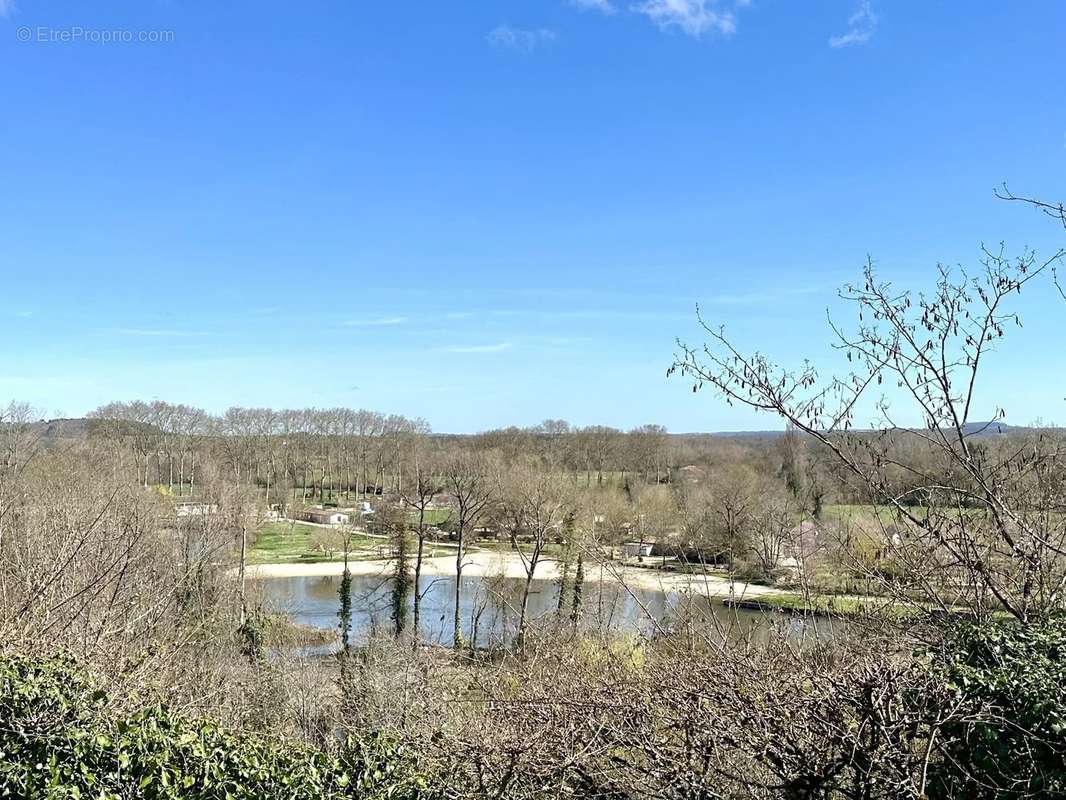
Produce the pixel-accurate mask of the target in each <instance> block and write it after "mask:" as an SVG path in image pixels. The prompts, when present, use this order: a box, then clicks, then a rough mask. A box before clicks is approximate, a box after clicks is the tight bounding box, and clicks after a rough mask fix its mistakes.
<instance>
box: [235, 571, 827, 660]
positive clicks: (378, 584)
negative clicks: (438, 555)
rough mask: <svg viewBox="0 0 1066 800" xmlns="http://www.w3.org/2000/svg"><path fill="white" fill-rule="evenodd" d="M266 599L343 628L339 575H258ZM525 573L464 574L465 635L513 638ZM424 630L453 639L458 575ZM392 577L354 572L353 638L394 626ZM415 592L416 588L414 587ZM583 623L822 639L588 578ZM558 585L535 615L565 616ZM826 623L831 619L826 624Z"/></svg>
mask: <svg viewBox="0 0 1066 800" xmlns="http://www.w3.org/2000/svg"><path fill="white" fill-rule="evenodd" d="M256 583H257V588H258V592H259V595H260V597H261V598H262V601H263V605H264V607H265V608H267V609H268V610H270V611H275V612H281V613H284V614H286V615H288V616H289V617H290V618H291V619H292V620H293V621H295V622H297V623H300V624H303V625H310V626H314V627H317V628H323V629H337V628H338V627H339V617H338V611H339V610H340V585H341V578H340V577H339V576H328V577H299V578H269V579H263V580H260V581H257V582H256ZM522 584H523V581H522V580H520V579H513V578H511V579H508V578H503V579H501V578H482V577H464V578H463V591H462V601H461V605H460V608H461V620H462V622H461V627H462V633H463V637H464V639H465V640H466V641H467V642H471V643H473V644H475V645H477V646H479V647H495V646H500V645H505V644H507V643H509V642H511V641H512V640H513V639H514V636H515V632H516V630H517V626H518V609H519V607H520V605H521V600H522ZM419 588H420V590H421V592H422V608H421V618H422V619H421V625H420V626H419V627H420V628H421V631H420V634H421V639H422V641H425V642H430V643H438V644H451V642H452V640H453V630H454V628H453V616H454V614H453V611H452V609H453V607H454V605H453V604H454V598H455V578H454V577H436V576H434V577H428V576H427V577H423V578H422V581H421V584H420V587H419ZM391 590H392V582H391V580H390V579H388V578H380V577H374V576H365V575H356V576H352V622H351V627H350V636H351V641H352V642H353V644H359V643H361V642H365V641H366V640H367V639H368V638H369V636H370V635H371V634H372V633H374V632H375V631H381V632H385V631H389V630H391V629H392V620H391V616H390V607H391ZM412 594H413V593H412ZM571 600H572V598H571V595H570V593H568V594H567V597H565V598H564V601H565V608H564V612H563V618H565V619H568V618H569V614H570V608H571ZM413 602H414V600H413V596H409V597H408V599H407V613H408V623H407V624H408V625H410V624H411V622H410V619H411V611H412V608H413ZM581 607H582V613H581V615H580V624H581V625H582V627H583V628H584V629H586V630H590V631H609V632H612V633H614V634H619V635H625V634H643V635H648V636H654V635H655V634H657V633H659V632H661V631H665V630H668V629H669V628H670V627H671V626H672V625H675V624H676V623H677V621H678V620H679V619H681V618H692V617H693V616H695V617H696V618H698V619H701V620H703V621H706V622H708V623H710V624H715V625H717V626H720V627H723V628H727V629H731V630H736V631H737V632H746V631H749V630H752V629H755V630H758V631H765V630H768V629H769V628H771V627H774V626H783V627H784V628H786V629H787V631H788V632H789V633H790V635H795V636H806V635H808V634H811V633H814V634H815V635H817V636H819V637H821V636H822V635H823V631H822V630H818V627H819V626H818V623H815V622H812V621H811V620H803V619H799V618H795V617H784V616H780V615H771V616H767V615H766V614H763V613H761V612H755V611H747V610H736V609H729V608H726V607H724V606H723V605H721V603H720V601H719V600H718V599H714V598H711V599H708V598H704V597H700V596H694V595H692V594H688V593H684V592H664V591H661V590H655V589H627V588H624V587H622V586H620V585H618V584H614V583H606V584H601V583H598V582H590V583H587V584H586V585H585V587H584V591H583V596H582V603H581ZM558 609H559V584H558V583H557V582H556V581H549V580H537V581H534V582H533V589H532V593H531V594H530V598H529V610H528V619H529V620H531V621H533V622H537V621H541V622H546V621H550V620H558V619H559V618H560V617H559V611H558ZM820 626H821V628H822V629H827V628H828V627H829V626H828V623H826V622H825V621H822V622H821V623H820Z"/></svg>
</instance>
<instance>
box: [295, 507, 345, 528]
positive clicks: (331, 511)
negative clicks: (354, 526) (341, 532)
mask: <svg viewBox="0 0 1066 800" xmlns="http://www.w3.org/2000/svg"><path fill="white" fill-rule="evenodd" d="M293 517H294V518H295V519H298V520H301V521H302V522H313V523H315V524H316V525H347V524H348V523H349V522H350V521H351V516H350V515H349V514H347V513H346V512H344V511H337V510H336V509H335V508H305V509H303V510H301V511H294V512H293Z"/></svg>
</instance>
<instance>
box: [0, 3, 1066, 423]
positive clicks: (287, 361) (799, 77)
mask: <svg viewBox="0 0 1066 800" xmlns="http://www.w3.org/2000/svg"><path fill="white" fill-rule="evenodd" d="M108 36H110V37H111V38H112V39H116V38H122V37H126V38H132V39H133V41H114V40H112V41H105V39H106V37H108ZM1064 37H1066V5H1063V4H1062V3H1058V2H1050V1H1049V2H1025V1H1024V0H1022V1H1021V2H1012V3H982V4H973V3H949V2H944V3H928V2H908V1H906V0H879V1H878V0H871V2H870V3H861V2H860V3H857V2H855V1H854V0H841V1H840V2H835V0H834V1H832V2H831V1H829V0H827V1H826V2H818V3H814V2H811V3H797V2H786V0H751V2H747V3H743V2H740V3H738V2H736V1H735V0H722V1H721V2H713V1H712V0H705V2H701V1H700V0H628V1H627V2H622V0H610V2H607V0H584V1H583V2H576V0H574V1H571V2H568V1H567V0H539V1H538V2H533V0H529V1H528V2H505V1H502V0H497V2H464V3H448V2H432V3H430V2H424V3H404V2H393V3H374V2H306V3H302V4H299V5H293V4H291V3H271V2H257V3H246V2H241V1H240V0H230V1H228V2H224V3H219V2H211V3H208V2H195V3H194V2H187V1H186V0H165V1H164V0H137V2H122V1H121V0H115V2H109V3H106V4H89V3H84V2H51V1H50V0H14V2H12V0H0V98H2V101H3V110H4V113H3V117H2V121H0V176H2V181H3V191H0V242H2V246H0V277H2V283H0V286H2V289H0V336H2V337H3V339H2V340H3V342H4V347H3V348H2V349H0V398H8V397H14V398H19V399H23V400H27V401H30V402H32V403H34V404H35V405H37V406H39V407H41V408H42V409H44V410H45V411H46V413H48V414H65V415H79V414H82V413H84V412H86V411H88V410H89V409H91V408H93V407H94V406H96V405H98V404H101V403H103V402H106V401H109V400H115V399H133V398H143V399H152V398H161V399H166V400H170V401H173V402H186V403H193V404H197V405H201V406H204V407H206V408H208V409H211V410H221V409H224V408H225V407H226V406H228V405H272V406H275V407H282V406H311V405H314V406H332V405H348V406H352V407H366V408H373V409H378V410H382V411H389V412H396V413H405V414H409V415H419V416H423V417H425V418H426V419H427V420H428V421H429V422H430V423H431V424H432V425H433V427H434V428H435V429H436V430H443V431H473V430H479V429H484V428H489V427H493V426H499V425H506V424H522V425H524V424H532V423H536V422H538V421H539V420H541V419H544V418H546V417H563V418H566V419H569V420H570V421H571V422H574V423H577V424H590V423H604V424H611V425H616V426H620V427H630V426H634V425H638V424H642V423H645V422H658V423H662V424H665V425H667V426H668V427H669V428H670V429H671V430H674V431H692V430H724V429H746V428H752V427H759V428H765V427H773V426H775V423H773V421H772V420H770V419H768V418H764V417H754V416H753V415H751V414H749V413H746V412H744V411H741V410H737V409H728V408H727V407H725V406H724V405H723V404H721V403H720V402H718V401H717V400H715V399H714V398H713V396H712V395H710V394H707V395H696V396H694V395H693V394H692V393H691V392H690V391H689V390H688V387H687V386H686V385H685V384H684V382H683V381H681V380H678V379H670V380H668V379H667V378H666V377H665V371H666V367H667V366H668V365H669V363H670V361H671V357H672V353H673V350H674V345H673V341H674V338H675V337H676V336H681V337H683V338H687V339H695V338H698V330H697V329H696V326H695V320H694V314H693V309H694V306H695V304H696V303H697V302H699V303H700V304H701V305H702V307H703V308H704V309H705V311H706V312H707V315H708V316H709V317H710V318H711V319H713V320H714V321H715V322H716V323H722V324H725V325H726V326H727V329H728V330H729V331H731V332H732V333H733V334H734V335H735V336H736V337H737V338H738V339H739V340H740V341H741V342H742V343H744V344H746V345H751V346H754V347H759V348H761V349H763V350H765V351H767V352H770V353H772V354H774V355H775V356H777V357H778V358H780V359H781V360H783V361H786V362H797V361H799V360H800V359H802V358H803V357H804V356H810V357H812V358H813V359H814V360H815V361H816V362H818V363H822V360H823V359H825V358H831V357H827V353H828V346H827V345H828V342H829V337H828V335H827V333H826V329H825V325H824V315H825V310H826V308H827V307H831V306H834V289H835V287H836V286H838V285H839V284H840V283H841V282H842V281H845V280H847V279H850V278H854V277H856V276H857V275H858V273H859V270H860V269H861V265H862V263H863V262H864V260H865V258H866V256H867V254H870V255H871V256H872V257H873V258H874V259H875V261H876V262H877V263H878V265H879V267H880V269H881V270H882V272H883V274H884V275H885V276H886V277H888V278H891V279H892V280H894V281H896V282H898V283H900V284H906V285H916V286H917V285H922V284H923V283H927V282H928V280H929V279H930V276H931V275H932V270H933V268H934V266H935V264H936V263H937V262H938V261H943V262H948V263H963V264H971V265H972V264H974V263H975V261H976V257H977V256H978V255H979V246H980V244H981V243H982V242H986V243H997V242H999V241H1006V243H1007V245H1008V247H1009V248H1012V249H1020V248H1021V247H1022V246H1023V245H1030V246H1032V247H1035V248H1037V249H1038V250H1039V251H1040V252H1045V253H1046V252H1050V251H1053V250H1054V249H1056V248H1057V247H1059V246H1061V245H1063V244H1064V239H1066V237H1064V235H1063V231H1062V230H1061V229H1056V228H1055V227H1054V226H1053V225H1051V224H1050V223H1049V222H1047V221H1046V220H1043V219H1041V218H1040V217H1039V216H1038V215H1036V214H1033V213H1031V212H1029V211H1027V210H1025V209H1023V208H1020V207H1017V206H1012V205H1008V204H1005V203H1003V202H1001V201H997V200H995V199H994V197H993V195H992V191H993V189H994V188H995V187H996V186H997V185H998V184H1000V183H1001V182H1003V181H1009V183H1010V185H1011V187H1012V188H1013V189H1015V190H1018V191H1024V192H1026V193H1031V194H1036V195H1041V196H1044V197H1048V198H1050V199H1055V200H1061V199H1063V197H1064V196H1066V181H1064V177H1066V102H1064V98H1063V94H1062V87H1061V81H1060V80H1059V78H1058V75H1059V74H1060V72H1061V43H1062V40H1063V38H1064ZM64 38H66V39H68V41H64ZM141 38H147V39H161V38H162V39H164V41H140V40H139V39H141ZM21 39H28V41H21ZM1022 303H1023V307H1022V308H1023V310H1024V311H1025V313H1026V323H1027V326H1026V335H1025V337H1024V338H1017V337H1016V338H1015V339H1014V340H1013V341H1012V342H1008V343H1007V344H1005V345H1004V346H1003V347H1002V348H1001V351H1002V352H1000V353H998V354H997V356H996V359H995V360H994V361H993V362H992V368H991V369H990V372H989V374H988V381H987V383H986V388H987V395H986V396H985V397H984V398H983V401H984V402H985V405H986V407H988V408H991V406H992V404H993V402H995V403H998V404H999V405H1003V406H1005V407H1006V409H1007V411H1008V415H1009V419H1010V420H1011V421H1013V422H1018V423H1021V422H1029V421H1033V420H1036V419H1042V420H1045V421H1060V422H1062V421H1066V419H1064V416H1066V415H1064V414H1063V396H1064V395H1066V386H1064V385H1063V384H1064V382H1066V378H1064V376H1063V372H1064V371H1063V370H1062V369H1061V367H1062V363H1061V355H1060V354H1061V353H1062V352H1063V345H1064V344H1066V342H1064V341H1063V339H1064V335H1066V334H1064V326H1063V325H1062V324H1061V320H1062V318H1063V316H1064V314H1063V312H1064V311H1066V303H1063V301H1062V300H1061V299H1058V298H1056V297H1054V296H1052V295H1051V294H1050V293H1044V294H1041V295H1039V296H1027V297H1025V298H1023V299H1022ZM830 363H831V362H830V361H826V364H827V366H828V365H829V364H830Z"/></svg>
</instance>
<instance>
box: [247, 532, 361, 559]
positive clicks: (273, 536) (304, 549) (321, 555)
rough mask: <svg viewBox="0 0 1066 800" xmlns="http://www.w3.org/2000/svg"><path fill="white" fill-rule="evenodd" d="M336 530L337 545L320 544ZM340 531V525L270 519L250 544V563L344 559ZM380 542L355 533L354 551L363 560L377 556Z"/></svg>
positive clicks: (334, 533)
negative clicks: (319, 525)
mask: <svg viewBox="0 0 1066 800" xmlns="http://www.w3.org/2000/svg"><path fill="white" fill-rule="evenodd" d="M330 534H333V536H334V538H335V540H336V544H337V547H338V549H337V550H335V551H334V552H333V554H332V558H331V557H330V554H329V553H328V552H327V551H326V550H324V549H321V548H320V547H318V546H317V545H318V544H319V543H320V542H323V541H328V539H329V537H330ZM340 537H341V532H340V530H337V529H328V528H317V527H315V526H313V525H304V524H302V523H300V522H268V523H266V524H265V525H263V527H262V528H260V529H259V531H258V533H257V535H256V539H255V543H254V544H253V545H252V546H251V547H250V548H248V563H249V564H314V563H318V562H321V561H341V560H343V558H344V555H343V554H342V553H341V551H340V549H339V545H340ZM380 544H381V542H380V541H379V540H376V539H368V538H367V537H365V536H361V535H360V534H353V536H352V555H353V557H354V558H356V559H359V560H362V559H363V558H367V557H369V556H376V552H377V547H378V546H380Z"/></svg>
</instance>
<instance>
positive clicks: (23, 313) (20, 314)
mask: <svg viewBox="0 0 1066 800" xmlns="http://www.w3.org/2000/svg"><path fill="white" fill-rule="evenodd" d="M15 316H16V317H21V318H22V319H29V318H30V317H32V316H33V312H32V311H16V312H15Z"/></svg>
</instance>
